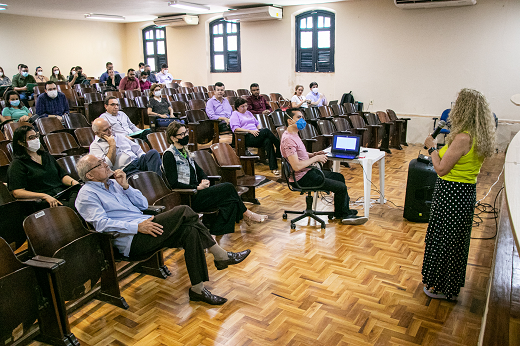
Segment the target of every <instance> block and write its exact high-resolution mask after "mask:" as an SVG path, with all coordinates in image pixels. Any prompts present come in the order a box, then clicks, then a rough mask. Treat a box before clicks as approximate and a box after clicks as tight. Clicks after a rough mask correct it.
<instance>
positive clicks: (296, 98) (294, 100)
mask: <svg viewBox="0 0 520 346" xmlns="http://www.w3.org/2000/svg"><path fill="white" fill-rule="evenodd" d="M302 94H303V85H297V86H296V88H294V95H293V97H291V107H292V108H300V107H303V108H307V107H309V103H311V101H310V100H307V99H306V98H305V97H304V96H303V95H302Z"/></svg>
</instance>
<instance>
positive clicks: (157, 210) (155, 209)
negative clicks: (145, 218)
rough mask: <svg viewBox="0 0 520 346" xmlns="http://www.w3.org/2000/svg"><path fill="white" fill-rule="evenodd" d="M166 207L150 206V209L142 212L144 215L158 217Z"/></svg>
mask: <svg viewBox="0 0 520 346" xmlns="http://www.w3.org/2000/svg"><path fill="white" fill-rule="evenodd" d="M165 209H166V207H165V206H164V205H149V206H148V208H146V209H144V210H141V211H142V212H143V214H144V215H158V214H160V213H162V212H163V211H164V210H165Z"/></svg>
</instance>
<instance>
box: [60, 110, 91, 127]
mask: <svg viewBox="0 0 520 346" xmlns="http://www.w3.org/2000/svg"><path fill="white" fill-rule="evenodd" d="M63 120H64V122H65V126H67V128H68V129H79V128H81V127H89V126H90V124H89V123H88V121H87V119H85V117H84V116H83V114H81V113H70V114H64V115H63Z"/></svg>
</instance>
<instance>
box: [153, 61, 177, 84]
mask: <svg viewBox="0 0 520 346" xmlns="http://www.w3.org/2000/svg"><path fill="white" fill-rule="evenodd" d="M155 77H156V78H157V82H158V83H161V84H164V83H172V82H173V76H172V75H171V74H170V73H168V65H166V64H162V65H161V72H159V73H157V74H156V75H155Z"/></svg>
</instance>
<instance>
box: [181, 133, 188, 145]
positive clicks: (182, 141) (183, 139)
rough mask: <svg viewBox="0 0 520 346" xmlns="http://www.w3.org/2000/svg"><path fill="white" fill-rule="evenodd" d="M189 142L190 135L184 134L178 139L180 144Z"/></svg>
mask: <svg viewBox="0 0 520 346" xmlns="http://www.w3.org/2000/svg"><path fill="white" fill-rule="evenodd" d="M189 142H190V135H186V136H184V137H182V138H181V139H179V144H180V145H187V144H188V143H189Z"/></svg>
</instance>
